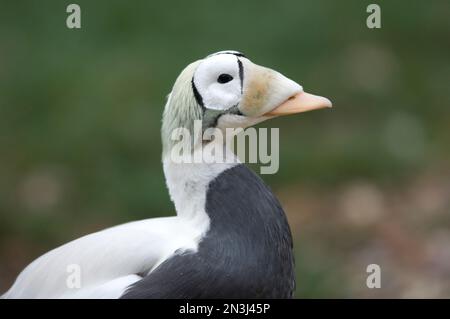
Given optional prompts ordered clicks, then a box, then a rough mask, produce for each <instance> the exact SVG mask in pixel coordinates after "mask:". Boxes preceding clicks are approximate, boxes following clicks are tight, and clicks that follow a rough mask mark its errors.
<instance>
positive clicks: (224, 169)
mask: <svg viewBox="0 0 450 319" xmlns="http://www.w3.org/2000/svg"><path fill="white" fill-rule="evenodd" d="M327 106H331V103H330V102H329V101H328V100H327V99H325V98H321V97H316V96H313V95H310V94H307V93H304V92H303V88H302V87H301V86H300V85H298V84H297V83H295V82H293V81H292V80H289V79H288V78H286V77H284V76H283V75H281V74H280V73H278V72H276V71H273V70H270V69H267V68H264V67H260V66H258V65H256V64H253V63H252V62H251V61H250V60H248V59H247V58H246V57H244V56H243V55H242V54H241V53H239V52H236V51H222V52H218V53H215V54H213V55H210V56H208V57H206V58H205V59H202V60H199V61H197V62H194V63H192V64H190V65H189V66H188V67H186V68H185V70H183V72H182V73H181V74H180V76H179V77H178V79H177V80H176V82H175V85H174V87H173V89H172V92H171V94H170V95H169V97H168V100H167V103H166V107H165V110H164V115H163V125H162V142H163V156H162V162H163V169H164V174H165V177H166V184H167V187H168V190H169V194H170V197H171V200H172V201H173V203H174V205H175V210H176V212H177V216H173V217H165V218H152V219H146V220H142V221H136V222H130V223H127V224H123V225H119V226H116V227H112V228H109V229H105V230H102V231H99V232H96V233H93V234H90V235H87V236H84V237H81V238H79V239H76V240H74V241H72V242H69V243H67V244H65V245H63V246H60V247H58V248H56V249H54V250H52V251H50V252H48V253H46V254H44V255H43V256H41V257H39V258H38V259H36V260H35V261H33V262H32V263H31V264H30V265H29V266H27V267H26V268H25V269H24V270H23V271H22V272H21V273H20V275H19V276H18V278H17V279H16V281H15V283H14V284H13V286H12V287H11V288H10V289H9V290H8V291H7V292H6V293H5V294H4V295H3V296H2V298H290V297H292V296H293V291H294V287H295V275H294V257H293V251H292V238H291V233H290V229H289V225H288V223H287V220H286V216H285V214H284V212H283V209H282V208H281V205H280V203H279V202H278V200H277V199H276V197H275V196H274V194H273V193H272V192H271V191H270V189H269V188H268V187H267V186H266V185H265V184H264V182H263V181H262V180H261V179H260V178H259V177H258V176H257V175H256V174H255V173H253V172H252V171H251V170H250V169H248V168H247V167H246V166H245V165H244V164H242V163H240V161H239V159H238V158H237V157H236V156H235V155H234V153H233V151H232V150H231V149H230V148H229V147H228V146H227V145H225V144H223V141H220V140H216V139H213V140H209V141H206V142H205V141H203V140H199V139H198V138H197V137H195V136H194V137H193V138H192V139H189V141H185V142H183V143H192V148H188V149H189V150H190V151H189V154H185V155H186V156H187V157H191V156H192V155H197V154H198V153H200V154H199V155H200V158H202V159H203V160H202V161H201V162H199V163H192V162H178V161H174V159H173V149H174V146H175V142H174V140H173V139H172V137H173V132H174V131H175V130H177V129H178V128H180V127H182V128H185V129H187V130H188V131H192V130H193V122H194V121H196V120H202V123H203V125H202V129H203V130H207V129H209V128H217V129H219V130H224V129H225V128H228V127H243V128H245V127H248V126H251V125H254V124H256V123H259V122H262V121H264V120H267V119H270V118H272V117H274V116H279V115H283V114H291V113H298V112H304V111H308V110H313V109H317V108H321V107H327ZM205 143H208V144H209V145H214V146H217V149H223V153H221V154H220V155H218V154H216V153H214V154H212V153H209V154H204V153H203V147H202V146H203V145H204V144H205ZM215 144H216V145H215ZM222 156H225V157H227V158H232V159H233V160H232V161H224V160H223V158H222ZM74 270H75V271H77V272H78V273H77V275H78V276H79V282H78V283H79V285H75V286H74V285H71V282H70V280H71V279H72V275H74V274H73V273H72V272H73V271H74Z"/></svg>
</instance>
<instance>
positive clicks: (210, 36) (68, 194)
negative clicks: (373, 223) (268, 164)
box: [0, 0, 450, 297]
mask: <svg viewBox="0 0 450 319" xmlns="http://www.w3.org/2000/svg"><path fill="white" fill-rule="evenodd" d="M77 3H78V4H79V5H80V6H81V8H82V29H81V30H68V29H67V28H66V27H65V19H66V16H67V14H66V13H65V8H66V5H67V4H68V3H65V2H61V1H40V2H36V1H20V2H12V1H10V2H7V1H2V2H1V4H0V8H1V9H0V39H1V41H0V261H1V262H0V287H2V288H5V287H7V286H8V285H9V284H10V283H11V280H12V278H13V276H15V275H16V274H17V272H18V271H19V270H20V269H21V268H22V267H23V266H25V264H26V263H27V262H29V261H31V260H32V259H33V258H34V257H36V256H37V255H38V254H40V253H42V252H44V251H47V250H48V249H50V248H52V247H55V246H56V245H58V244H60V243H64V242H66V241H68V240H70V239H72V238H76V237H78V236H80V235H82V234H85V233H88V232H90V231H94V230H97V229H101V228H103V227H106V226H111V225H115V224H117V223H120V222H125V221H128V220H132V219H139V218H147V217H153V216H161V215H170V214H173V207H172V205H171V204H170V201H169V197H168V195H167V192H166V189H165V186H164V177H163V174H162V170H161V165H160V152H161V146H160V136H159V129H160V119H161V113H162V109H163V105H164V102H165V96H166V95H167V93H168V92H169V91H170V88H171V85H172V84H173V81H174V80H175V78H176V76H177V75H178V73H179V72H180V71H181V69H182V68H183V67H184V66H185V65H187V64H188V63H189V62H191V61H192V60H194V59H197V58H201V57H203V56H205V55H207V54H209V53H211V52H214V51H218V50H223V49H236V50H240V51H243V52H245V53H246V54H247V56H248V57H249V58H250V59H252V60H253V61H254V62H256V63H259V64H262V65H267V66H270V67H273V68H274V69H276V70H279V71H280V72H282V73H284V74H286V75H287V76H289V77H291V78H293V79H295V80H297V81H299V82H300V83H301V84H302V85H303V86H304V88H305V90H307V91H310V92H313V93H317V94H321V95H324V96H327V97H329V98H330V99H331V100H333V102H334V105H335V108H334V109H332V110H328V111H320V112H313V113H311V114H304V115H302V116H295V117H291V118H280V119H276V120H273V121H272V122H270V123H264V124H261V126H272V127H280V128H281V129H280V132H281V134H280V142H281V146H280V152H281V154H280V161H281V163H280V171H279V173H278V174H276V175H272V176H265V177H264V178H265V180H266V181H268V183H270V184H271V185H273V188H275V190H277V191H278V190H283V191H286V190H287V191H288V192H289V190H297V189H298V185H299V183H304V184H305V185H312V186H313V187H314V189H316V194H328V195H329V196H332V193H333V190H334V188H335V187H340V186H342V185H347V184H349V183H350V184H351V183H353V181H355V180H364V181H366V182H367V183H369V184H374V185H390V186H392V188H391V189H392V192H394V193H395V192H396V191H399V192H401V191H402V189H404V188H405V185H407V184H408V183H409V181H411V180H414V179H415V178H416V177H417V178H419V177H420V176H422V175H423V174H425V172H427V171H429V170H430V169H432V170H433V171H434V172H436V171H443V172H448V171H449V165H448V161H449V159H450V156H449V155H450V151H449V149H450V148H449V147H448V145H449V144H450V125H448V123H449V120H450V108H449V105H450V97H449V94H448V83H449V79H450V63H449V60H448V56H449V53H450V42H449V41H448V39H449V38H450V20H449V19H448V16H447V13H448V12H450V10H449V9H450V5H449V3H448V1H435V2H433V3H427V2H424V1H412V2H411V1H396V2H392V1H378V3H379V4H380V5H381V7H382V29H380V30H369V29H367V28H366V26H365V19H366V17H367V13H366V10H365V8H366V6H367V4H368V3H370V2H368V1H348V2H345V3H340V2H335V1H331V0H321V1H287V0H283V1H277V2H273V1H256V0H255V1H245V2H243V1H241V2H223V1H201V2H200V1H180V2H178V3H176V4H175V3H173V4H169V3H167V2H165V1H133V2H124V1H95V2H93V1H85V0H84V1H77ZM436 174H437V175H439V173H436ZM444 176H445V175H444ZM330 193H331V195H330ZM433 194H434V193H433V192H431V193H430V194H429V197H430V198H432V197H433V196H434V195H433ZM324 196H325V195H324ZM299 205H300V204H299ZM328 207H329V210H330V214H332V213H333V211H334V209H333V208H334V206H333V205H330V206H328ZM301 214H306V212H301ZM361 214H364V209H362V212H361ZM383 218H386V219H389V216H388V215H387V216H385V217H383ZM402 218H403V217H402ZM317 222H319V221H317ZM443 225H444V226H446V227H447V229H448V226H449V222H448V220H445V223H444V224H443ZM355 227H357V226H355ZM319 229H320V227H319ZM317 231H319V230H317ZM328 231H330V232H333V229H329V230H328ZM337 231H338V230H336V232H337ZM341 231H342V230H341ZM347 231H348V230H347ZM350 233H351V232H350ZM299 234H300V235H297V234H295V235H296V238H297V239H298V240H299V241H300V242H299V243H298V245H297V252H298V257H297V260H298V272H299V292H298V296H318V297H326V296H349V295H350V296H354V293H359V294H361V292H360V291H359V290H357V289H353V288H352V287H351V285H350V284H349V285H347V287H346V288H345V285H341V286H339V285H338V284H337V283H336V282H335V276H337V275H334V273H333V272H332V268H333V269H342V268H343V267H344V265H345V263H346V254H347V253H348V251H346V250H339V249H334V248H330V250H328V251H325V252H324V251H321V250H319V251H317V249H316V248H317V247H316V246H314V245H313V242H315V241H325V242H324V243H322V244H323V245H326V244H327V243H328V242H327V241H326V240H327V238H323V239H321V238H320V236H315V235H314V233H308V232H307V233H306V235H304V234H303V233H302V232H301V229H300V232H299ZM370 234H371V233H370V232H368V236H369V235H370ZM425 234H427V233H425ZM431 234H432V232H431V230H430V236H431ZM305 236H306V237H305ZM355 236H356V235H355ZM424 236H425V235H424ZM360 237H361V240H363V239H364V238H365V237H364V236H360ZM333 240H334V241H337V242H340V243H342V244H345V243H348V242H353V240H354V238H352V237H350V238H349V236H345V234H341V233H340V232H338V233H335V237H333ZM366 240H367V239H366ZM330 245H331V244H330ZM361 247H362V249H363V248H364V247H365V246H364V243H361ZM333 254H335V255H336V256H337V257H336V258H335V257H333V256H332V255H333ZM336 265H337V266H336ZM338 273H339V271H338V272H337V273H336V274H338Z"/></svg>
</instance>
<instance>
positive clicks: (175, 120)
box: [162, 51, 331, 151]
mask: <svg viewBox="0 0 450 319" xmlns="http://www.w3.org/2000/svg"><path fill="white" fill-rule="evenodd" d="M327 107H331V102H330V100H328V99H327V98H324V97H321V96H316V95H312V94H309V93H306V92H304V91H303V87H302V86H301V85H300V84H298V83H296V82H294V81H292V80H290V79H289V78H287V77H285V76H284V75H282V74H281V73H279V72H277V71H274V70H272V69H269V68H266V67H263V66H260V65H257V64H255V63H253V62H252V61H250V60H249V59H248V58H247V57H245V56H244V55H243V54H242V53H240V52H237V51H221V52H217V53H214V54H211V55H209V56H207V57H206V58H204V59H202V60H198V61H196V62H193V63H191V64H190V65H188V66H187V67H186V68H185V69H184V70H183V71H182V72H181V74H180V75H179V76H178V78H177V80H176V82H175V85H174V87H173V89H172V92H171V93H170V95H169V97H168V100H167V104H166V107H165V110H164V116H163V127H162V136H163V145H164V149H165V151H166V150H167V149H168V147H169V146H170V145H171V144H170V141H169V140H170V138H169V137H170V134H171V132H172V131H173V130H174V129H176V128H180V127H183V128H186V129H188V130H189V131H192V130H193V123H194V121H196V120H201V121H202V129H203V130H206V129H208V128H218V129H221V130H223V129H226V128H237V127H241V128H246V127H249V126H252V125H255V124H258V123H260V122H262V121H265V120H267V119H270V118H274V117H277V116H282V115H288V114H295V113H301V112H307V111H311V110H316V109H321V108H327Z"/></svg>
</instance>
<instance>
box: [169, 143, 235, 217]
mask: <svg viewBox="0 0 450 319" xmlns="http://www.w3.org/2000/svg"><path fill="white" fill-rule="evenodd" d="M214 143H215V142H214V141H212V142H210V143H209V144H214ZM208 146H209V147H213V148H214V147H215V148H216V149H219V148H220V149H222V152H221V154H219V155H217V154H211V153H210V152H205V147H204V146H203V147H196V148H195V149H194V150H193V151H192V152H191V153H189V154H184V155H183V158H181V161H180V158H177V159H174V158H173V154H171V152H166V153H165V154H164V155H163V168H164V175H165V178H166V184H167V188H168V190H169V194H170V198H171V200H172V201H173V203H174V205H175V210H176V212H177V215H178V216H179V217H182V218H186V219H193V220H209V218H208V215H207V214H206V212H205V203H206V194H207V190H208V186H209V184H210V183H211V181H213V180H214V179H215V178H216V177H217V176H219V175H220V174H221V173H222V172H224V171H225V170H227V169H229V168H231V167H233V166H236V165H237V164H239V163H240V162H239V160H238V158H237V157H236V155H235V154H234V153H233V152H232V151H231V150H229V149H228V148H227V147H226V146H225V145H221V144H220V145H208ZM198 159H202V160H201V161H198ZM224 159H226V160H224Z"/></svg>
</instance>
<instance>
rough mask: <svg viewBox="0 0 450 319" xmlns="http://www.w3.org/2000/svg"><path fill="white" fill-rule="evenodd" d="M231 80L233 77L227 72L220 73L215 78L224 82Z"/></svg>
mask: <svg viewBox="0 0 450 319" xmlns="http://www.w3.org/2000/svg"><path fill="white" fill-rule="evenodd" d="M231 80H233V77H232V76H231V75H229V74H226V73H222V74H221V75H219V77H218V78H217V82H219V83H221V84H224V83H227V82H230V81H231Z"/></svg>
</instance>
